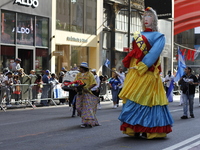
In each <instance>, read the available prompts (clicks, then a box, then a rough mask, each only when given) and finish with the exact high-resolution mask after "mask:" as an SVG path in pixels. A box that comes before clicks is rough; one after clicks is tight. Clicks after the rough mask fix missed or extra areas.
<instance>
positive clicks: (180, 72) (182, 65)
mask: <svg viewBox="0 0 200 150" xmlns="http://www.w3.org/2000/svg"><path fill="white" fill-rule="evenodd" d="M185 68H186V65H185V58H184V56H183V55H182V53H181V51H180V49H179V47H178V71H177V73H176V76H175V78H174V81H175V82H177V81H179V80H180V78H181V77H182V76H183V75H184V70H185Z"/></svg>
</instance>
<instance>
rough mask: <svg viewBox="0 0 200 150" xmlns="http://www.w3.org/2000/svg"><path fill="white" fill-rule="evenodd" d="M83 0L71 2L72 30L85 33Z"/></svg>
mask: <svg viewBox="0 0 200 150" xmlns="http://www.w3.org/2000/svg"><path fill="white" fill-rule="evenodd" d="M83 6H84V5H83V0H77V1H76V2H74V3H72V4H71V19H72V20H71V21H72V22H71V31H73V32H79V33H83V18H84V9H83Z"/></svg>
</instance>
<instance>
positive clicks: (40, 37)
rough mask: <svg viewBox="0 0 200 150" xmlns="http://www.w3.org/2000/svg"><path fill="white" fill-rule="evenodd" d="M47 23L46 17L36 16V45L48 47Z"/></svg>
mask: <svg viewBox="0 0 200 150" xmlns="http://www.w3.org/2000/svg"><path fill="white" fill-rule="evenodd" d="M48 31H49V23H48V19H47V18H42V17H36V38H35V43H36V46H45V47H48V37H49V34H48Z"/></svg>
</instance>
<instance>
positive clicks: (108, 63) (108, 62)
mask: <svg viewBox="0 0 200 150" xmlns="http://www.w3.org/2000/svg"><path fill="white" fill-rule="evenodd" d="M104 65H105V66H106V67H107V68H108V65H110V61H109V60H108V59H106V61H105V63H104Z"/></svg>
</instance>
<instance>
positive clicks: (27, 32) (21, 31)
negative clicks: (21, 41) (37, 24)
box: [12, 27, 30, 34]
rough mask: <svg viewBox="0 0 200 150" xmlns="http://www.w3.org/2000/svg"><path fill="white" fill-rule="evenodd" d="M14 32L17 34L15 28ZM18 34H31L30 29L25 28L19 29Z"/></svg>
mask: <svg viewBox="0 0 200 150" xmlns="http://www.w3.org/2000/svg"><path fill="white" fill-rule="evenodd" d="M12 32H15V28H13V30H12ZM17 33H21V34H23V33H26V34H29V33H30V29H29V28H24V27H20V28H19V27H17Z"/></svg>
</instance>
